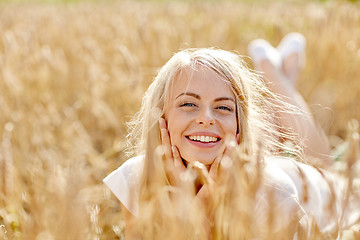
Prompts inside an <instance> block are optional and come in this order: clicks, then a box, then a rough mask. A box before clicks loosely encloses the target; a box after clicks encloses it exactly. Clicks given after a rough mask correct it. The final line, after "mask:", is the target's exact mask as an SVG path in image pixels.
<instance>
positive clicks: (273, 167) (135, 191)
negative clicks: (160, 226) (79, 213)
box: [104, 156, 360, 232]
mask: <svg viewBox="0 0 360 240" xmlns="http://www.w3.org/2000/svg"><path fill="white" fill-rule="evenodd" d="M264 163H265V166H264V170H263V174H264V176H265V178H264V179H265V181H264V182H265V185H267V186H270V187H271V188H273V189H274V190H276V191H275V192H276V199H277V200H278V202H277V205H276V206H281V208H282V210H284V209H288V210H289V211H292V210H293V209H294V208H298V209H300V211H301V212H302V213H303V215H304V217H303V218H302V221H303V223H304V224H311V223H312V221H315V222H316V224H317V225H318V227H319V229H320V230H321V231H322V232H333V231H335V230H336V227H337V226H338V223H339V219H340V217H341V214H342V202H343V200H342V196H343V195H344V194H343V186H342V184H341V183H340V182H339V179H335V176H334V175H332V174H330V173H328V172H325V171H323V170H320V169H317V168H314V167H312V166H310V165H306V164H303V163H299V162H296V161H294V160H292V159H289V158H280V157H270V158H267V159H265V161H264ZM143 166H144V158H143V157H142V156H138V157H135V158H131V159H129V160H127V161H126V162H125V163H124V164H123V165H122V166H121V167H119V168H118V169H116V170H115V171H114V172H112V173H111V174H110V175H108V176H107V177H106V178H105V179H104V183H105V184H106V185H107V186H108V187H109V188H110V189H111V191H112V192H113V193H114V194H115V196H116V197H117V198H118V199H119V200H120V201H121V203H122V204H123V205H124V206H125V207H126V208H127V209H128V210H129V211H130V212H131V213H132V214H133V215H134V216H138V199H139V191H140V179H141V175H142V171H143ZM332 189H333V190H334V191H333V192H334V193H335V194H334V195H332ZM260 192H261V191H260ZM257 199H258V201H257V206H256V208H257V209H258V210H259V211H258V212H259V213H260V214H261V213H263V211H262V210H263V208H266V206H267V204H268V199H267V195H266V194H264V193H260V194H258V196H257ZM330 202H331V206H332V208H333V211H332V212H331V214H330V212H329V211H328V210H329V209H328V206H329V204H330ZM359 208H360V207H357V209H355V210H356V211H355V212H354V211H353V210H351V211H352V216H351V219H349V221H345V223H344V224H345V225H349V224H351V223H350V221H351V222H353V221H355V220H358V219H359V218H360V210H359ZM354 214H355V215H354ZM344 224H343V225H344ZM280 225H281V224H280ZM278 227H280V226H278Z"/></svg>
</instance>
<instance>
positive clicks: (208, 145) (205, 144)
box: [185, 132, 222, 148]
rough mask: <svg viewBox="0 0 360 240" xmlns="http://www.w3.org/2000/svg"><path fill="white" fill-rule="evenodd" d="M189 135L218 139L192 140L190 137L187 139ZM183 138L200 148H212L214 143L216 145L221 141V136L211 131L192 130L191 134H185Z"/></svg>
mask: <svg viewBox="0 0 360 240" xmlns="http://www.w3.org/2000/svg"><path fill="white" fill-rule="evenodd" d="M189 136H205V137H206V136H208V137H216V138H218V139H219V140H218V141H216V142H207V143H205V142H198V141H193V140H191V139H189ZM185 138H186V139H187V140H188V141H189V143H191V144H192V145H194V146H196V147H200V148H212V147H214V146H216V145H218V144H219V143H220V141H221V139H222V138H221V137H220V136H219V135H218V134H216V133H213V132H193V133H191V134H187V135H186V136H185Z"/></svg>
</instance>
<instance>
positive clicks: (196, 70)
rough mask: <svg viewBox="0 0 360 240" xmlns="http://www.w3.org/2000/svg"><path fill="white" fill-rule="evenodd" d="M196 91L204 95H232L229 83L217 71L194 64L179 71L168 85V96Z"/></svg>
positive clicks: (173, 96) (174, 96) (216, 96)
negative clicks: (169, 85)
mask: <svg viewBox="0 0 360 240" xmlns="http://www.w3.org/2000/svg"><path fill="white" fill-rule="evenodd" d="M186 92H191V93H196V94H198V95H200V96H202V95H203V96H204V97H205V96H206V97H213V98H218V97H234V94H233V91H232V89H231V87H230V84H229V82H228V81H227V80H225V79H224V78H223V77H222V76H220V75H219V74H218V73H217V72H215V71H214V70H212V69H209V68H208V67H205V66H201V65H196V66H195V67H193V68H190V67H187V68H185V69H183V70H182V71H180V72H179V73H178V74H177V75H176V77H175V78H174V80H173V83H172V86H171V87H170V98H172V99H173V98H176V96H178V94H181V93H186Z"/></svg>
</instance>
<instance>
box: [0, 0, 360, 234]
mask: <svg viewBox="0 0 360 240" xmlns="http://www.w3.org/2000/svg"><path fill="white" fill-rule="evenodd" d="M359 29H360V5H359V4H356V3H348V2H343V1H329V2H326V3H324V2H304V3H301V2H293V3H291V2H288V1H286V2H274V3H270V2H268V1H264V2H258V1H257V2H256V3H251V2H249V1H248V2H243V3H242V2H236V1H232V2H227V1H219V2H216V1H206V2H204V1H195V2H190V1H189V2H188V1H187V2H181V1H176V2H167V1H165V2H156V1H150V2H145V1H120V2H107V3H106V2H99V3H85V2H81V3H70V4H63V3H54V4H51V3H24V4H19V3H0V110H1V114H0V239H9V240H10V239H11V240H12V239H16V240H18V239H24V240H32V239H34V240H35V239H36V240H51V239H54V240H55V239H124V222H123V219H122V213H121V210H120V203H119V202H118V200H117V199H116V198H115V197H114V196H113V195H112V193H111V192H110V191H109V190H108V189H107V188H106V187H105V186H104V185H103V183H102V179H103V178H104V177H105V176H106V175H107V174H109V173H110V172H111V171H112V170H114V169H115V168H117V167H118V166H120V165H121V163H122V162H123V161H125V160H126V155H125V153H124V148H125V136H126V133H127V129H126V124H125V123H126V122H127V121H129V120H130V119H131V116H132V115H134V114H135V113H136V111H137V110H139V106H140V104H141V97H142V94H143V93H144V91H145V90H146V88H147V86H148V85H149V83H150V82H151V81H152V78H153V77H154V76H155V75H156V73H157V71H158V69H159V68H160V67H161V66H162V65H163V64H164V63H165V61H166V60H167V59H169V58H170V57H171V56H172V54H173V53H174V52H176V51H177V50H179V49H182V48H187V47H209V46H215V47H219V48H223V49H226V50H235V51H237V52H239V53H240V54H242V55H244V56H246V55H247V44H248V43H249V42H250V41H251V40H253V39H256V38H265V39H267V40H269V41H270V42H271V43H272V44H274V45H276V44H278V43H279V41H280V39H281V38H282V37H283V36H284V35H285V34H287V33H289V32H292V31H298V32H301V33H302V34H304V35H305V37H306V39H307V58H306V66H305V69H304V71H303V72H302V74H301V77H300V79H299V84H298V86H299V89H300V91H301V93H302V94H303V95H304V97H305V98H306V100H307V101H308V103H309V105H310V107H311V110H312V111H313V113H314V116H315V118H316V120H317V121H318V123H319V125H320V126H321V127H322V128H323V129H324V131H325V132H326V134H328V136H329V137H330V139H331V143H332V147H333V149H334V154H336V155H337V156H338V161H343V160H342V159H341V154H342V153H343V149H345V148H346V146H347V145H346V142H345V139H346V135H347V125H348V122H349V120H350V119H356V120H360V108H359V106H360V97H359V96H360V79H359V77H360V68H359V66H360V31H359ZM245 59H246V61H247V62H248V63H249V65H250V66H251V60H250V59H249V58H248V57H245ZM358 176H360V175H358ZM354 234H356V233H354ZM354 234H353V233H349V234H348V235H346V236H344V238H346V239H356V238H355V237H356V236H357V237H359V230H358V233H357V234H358V235H354ZM149 239H151V238H149Z"/></svg>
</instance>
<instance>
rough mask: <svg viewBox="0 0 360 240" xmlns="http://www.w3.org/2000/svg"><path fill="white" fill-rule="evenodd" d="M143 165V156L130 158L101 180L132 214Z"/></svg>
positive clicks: (135, 208) (135, 207) (135, 206)
mask: <svg viewBox="0 0 360 240" xmlns="http://www.w3.org/2000/svg"><path fill="white" fill-rule="evenodd" d="M143 167H144V157H143V156H137V157H134V158H130V159H129V160H127V161H125V162H124V163H123V164H122V165H121V166H120V167H119V168H118V169H116V170H115V171H113V172H112V173H110V174H109V175H108V176H107V177H105V178H104V180H103V182H104V183H105V185H106V186H107V187H109V188H110V190H111V191H112V192H113V193H114V195H115V196H116V197H117V198H118V199H119V200H120V202H121V203H122V204H123V205H124V206H125V207H126V208H127V209H128V210H129V211H130V212H131V213H132V214H134V215H136V213H137V204H136V203H137V200H138V196H139V191H140V180H141V176H142V172H143Z"/></svg>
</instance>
